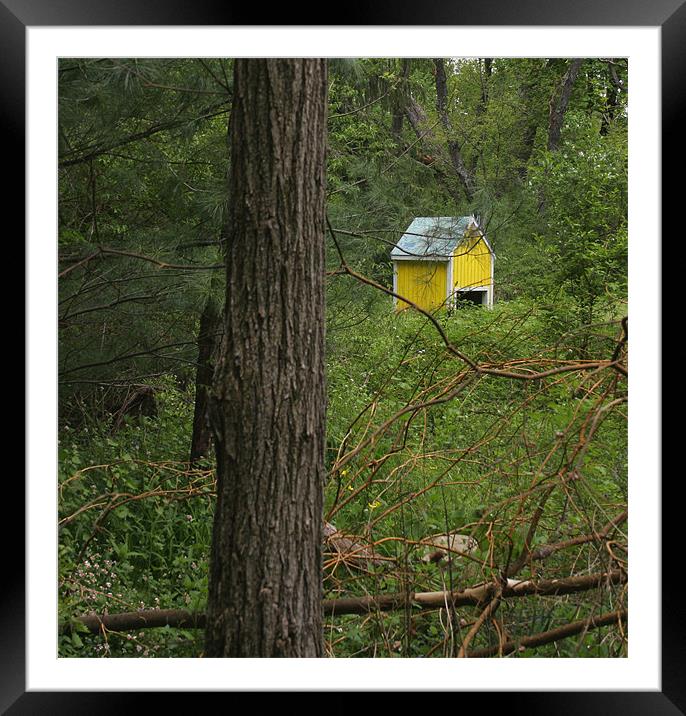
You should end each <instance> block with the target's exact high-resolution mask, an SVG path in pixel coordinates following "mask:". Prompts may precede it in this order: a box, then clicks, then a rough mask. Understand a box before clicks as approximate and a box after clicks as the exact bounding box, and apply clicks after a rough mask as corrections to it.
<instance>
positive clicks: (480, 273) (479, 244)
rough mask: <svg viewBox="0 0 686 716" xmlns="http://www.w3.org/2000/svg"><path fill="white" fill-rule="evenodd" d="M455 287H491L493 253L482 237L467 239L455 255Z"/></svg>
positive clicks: (458, 247) (459, 246) (456, 250)
mask: <svg viewBox="0 0 686 716" xmlns="http://www.w3.org/2000/svg"><path fill="white" fill-rule="evenodd" d="M452 261H453V287H454V288H456V289H460V288H474V287H476V286H489V287H490V285H491V252H490V251H489V250H488V246H487V245H486V242H485V241H484V240H483V239H482V238H481V237H474V238H471V239H466V240H465V241H463V242H462V243H461V244H459V245H458V246H457V248H456V249H455V254H454V255H453V259H452Z"/></svg>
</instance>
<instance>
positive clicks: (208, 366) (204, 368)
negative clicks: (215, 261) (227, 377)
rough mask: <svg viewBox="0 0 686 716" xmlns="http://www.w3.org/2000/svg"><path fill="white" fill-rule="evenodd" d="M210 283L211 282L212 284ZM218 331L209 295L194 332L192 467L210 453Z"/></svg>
mask: <svg viewBox="0 0 686 716" xmlns="http://www.w3.org/2000/svg"><path fill="white" fill-rule="evenodd" d="M212 283H214V281H213V282H212ZM220 330H221V312H220V309H219V306H218V305H217V299H216V298H215V296H213V295H212V292H210V294H209V295H208V297H207V301H206V302H205V307H204V308H203V311H202V314H201V315H200V328H199V330H198V369H197V372H196V375H195V412H194V414H193V435H192V437H191V451H190V464H191V466H193V465H196V464H197V463H198V462H199V461H200V460H201V459H202V458H204V457H209V455H210V450H211V449H212V431H211V429H210V422H209V412H208V408H209V399H210V388H211V387H212V376H213V373H214V359H215V356H216V354H217V345H218V334H219V331H220Z"/></svg>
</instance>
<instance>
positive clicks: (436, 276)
mask: <svg viewBox="0 0 686 716" xmlns="http://www.w3.org/2000/svg"><path fill="white" fill-rule="evenodd" d="M447 269H448V262H447V261H396V262H395V270H396V271H397V292H398V293H399V294H400V295H401V296H405V298H408V299H409V300H410V301H413V302H414V303H416V304H417V305H419V306H421V307H422V308H424V309H425V310H427V311H433V310H434V309H436V308H439V307H440V306H442V305H443V304H444V303H445V299H446V295H447V292H448V283H447V280H448V270H447ZM407 307H408V304H407V303H405V301H400V300H399V301H398V302H397V310H398V311H402V310H403V309H404V308H407Z"/></svg>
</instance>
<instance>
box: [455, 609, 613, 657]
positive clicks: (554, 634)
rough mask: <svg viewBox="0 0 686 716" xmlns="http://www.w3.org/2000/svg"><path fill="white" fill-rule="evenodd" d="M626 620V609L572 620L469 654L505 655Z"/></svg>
mask: <svg viewBox="0 0 686 716" xmlns="http://www.w3.org/2000/svg"><path fill="white" fill-rule="evenodd" d="M626 620H627V612H626V610H623V611H619V612H609V613H607V614H601V615H600V616H598V617H589V618H588V619H580V620H579V621H577V622H571V623H570V624H565V625H564V626H561V627H557V629H551V630H550V631H542V632H539V633H538V634H533V635H532V636H523V637H522V638H521V639H514V640H512V641H506V642H505V643H504V644H502V645H500V644H498V645H496V646H489V647H486V648H484V649H474V650H473V651H471V652H467V656H468V657H469V658H471V659H476V658H483V657H487V656H495V654H498V653H502V655H503V656H504V655H506V654H512V652H514V651H524V649H531V648H534V647H537V646H543V645H544V644H551V643H552V642H554V641H560V640H562V639H567V638H569V637H570V636H574V635H576V634H581V633H582V632H587V631H590V630H591V629H598V628H599V627H602V626H608V625H609V624H615V623H617V622H620V621H622V622H626ZM501 649H502V651H501Z"/></svg>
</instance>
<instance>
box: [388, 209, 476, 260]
mask: <svg viewBox="0 0 686 716" xmlns="http://www.w3.org/2000/svg"><path fill="white" fill-rule="evenodd" d="M472 221H474V217H473V216H418V217H417V218H416V219H415V220H414V221H413V222H412V223H411V224H410V225H409V226H408V227H407V229H406V230H405V233H404V234H403V235H402V236H401V237H400V241H398V243H397V244H396V245H395V246H394V247H393V249H392V251H391V258H392V259H415V260H417V261H420V260H422V259H447V258H449V257H450V256H452V253H453V251H454V250H455V247H456V246H457V245H458V244H459V243H460V241H462V239H463V238H464V233H465V231H466V230H467V227H468V226H469V224H470V223H471V222H472Z"/></svg>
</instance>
